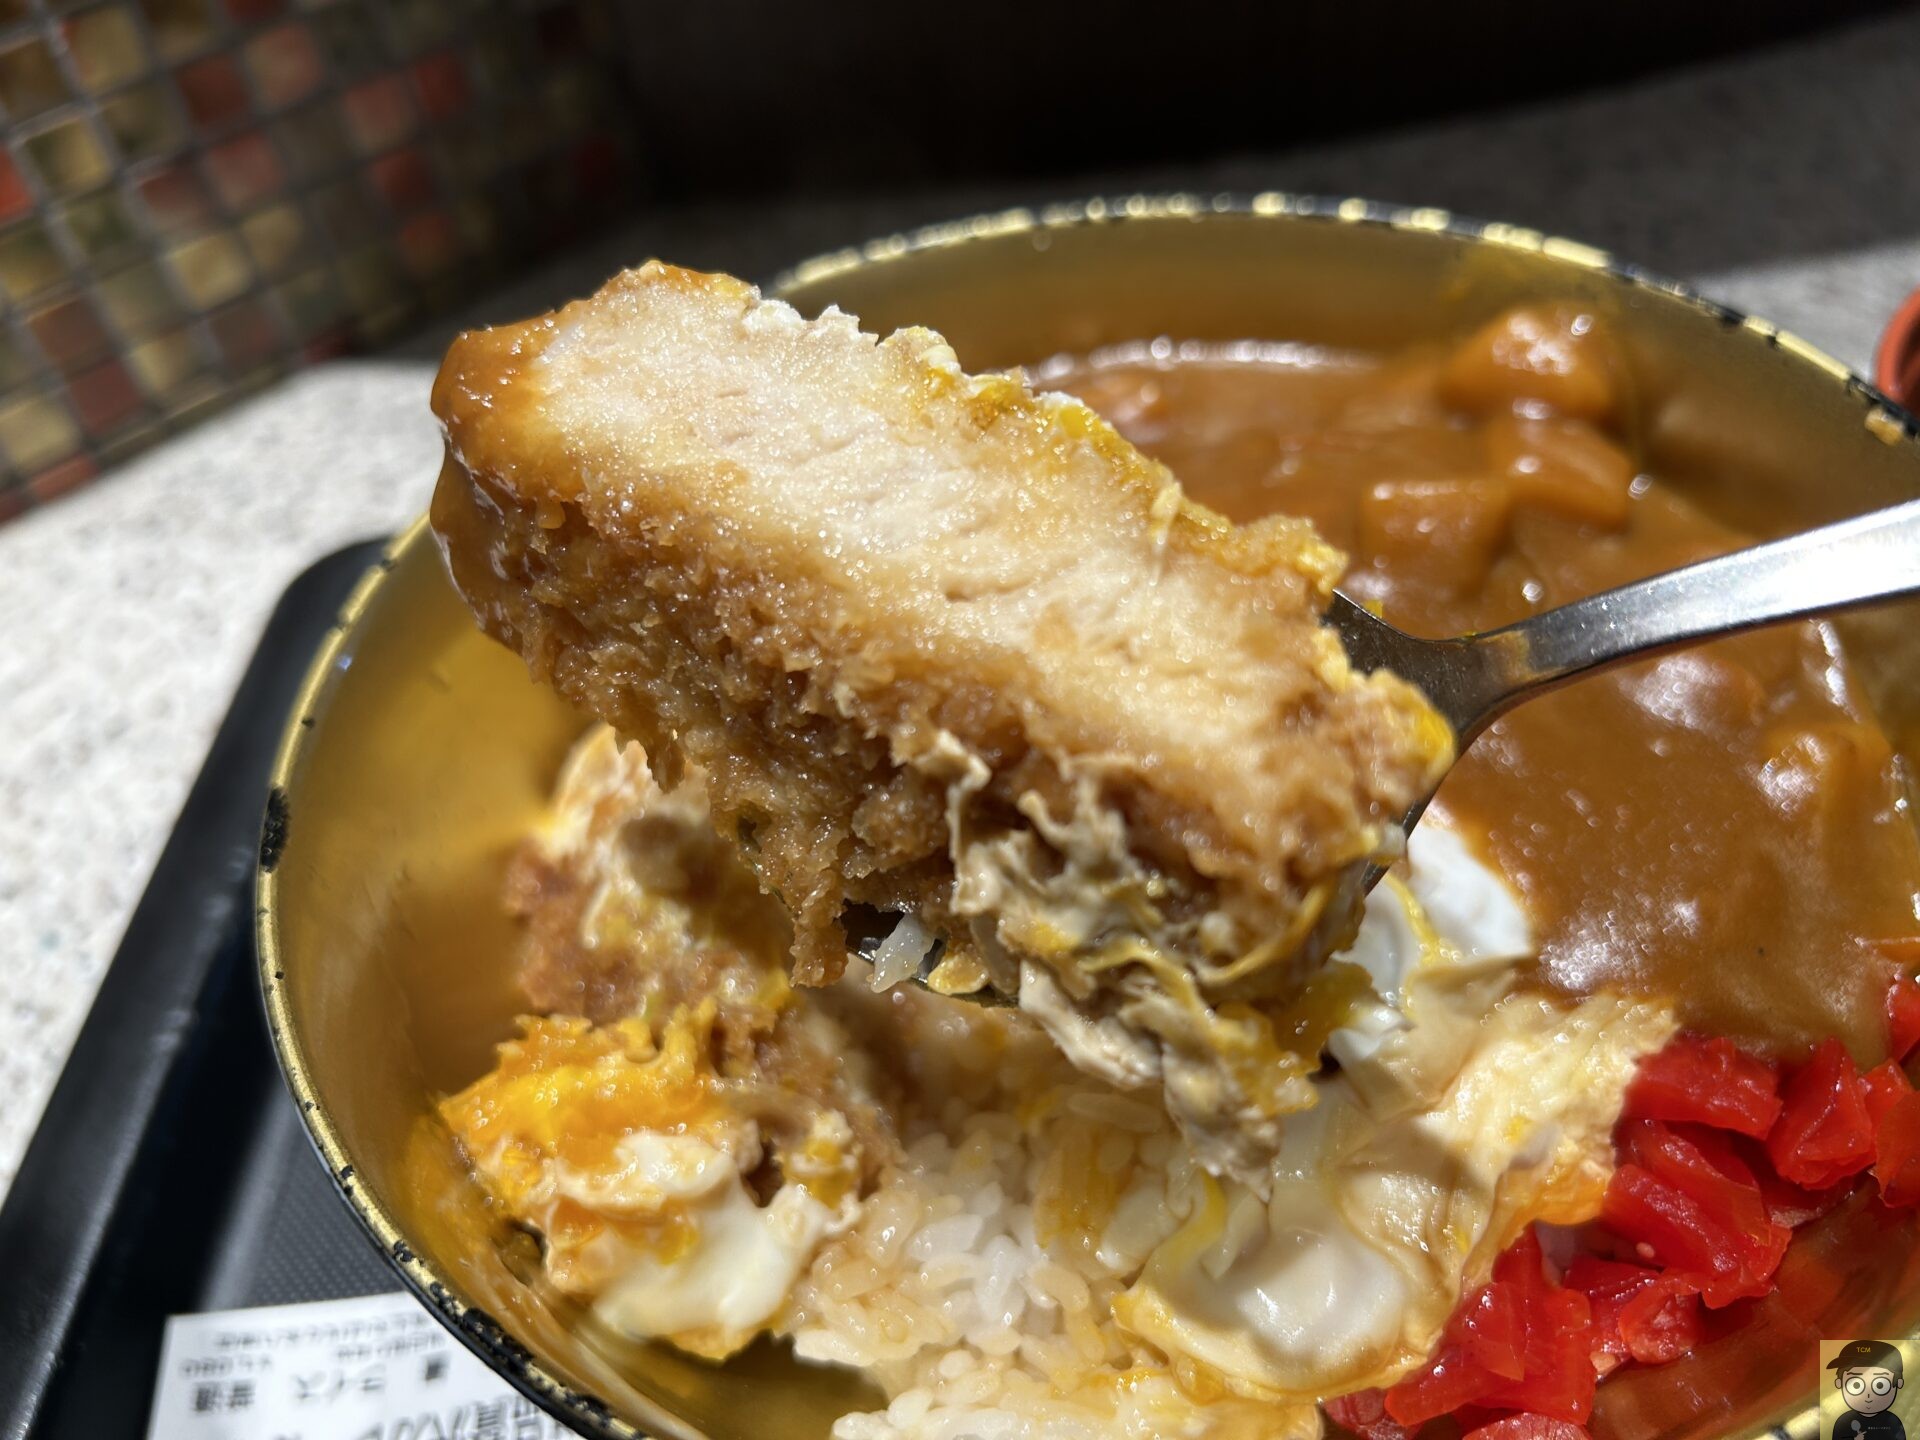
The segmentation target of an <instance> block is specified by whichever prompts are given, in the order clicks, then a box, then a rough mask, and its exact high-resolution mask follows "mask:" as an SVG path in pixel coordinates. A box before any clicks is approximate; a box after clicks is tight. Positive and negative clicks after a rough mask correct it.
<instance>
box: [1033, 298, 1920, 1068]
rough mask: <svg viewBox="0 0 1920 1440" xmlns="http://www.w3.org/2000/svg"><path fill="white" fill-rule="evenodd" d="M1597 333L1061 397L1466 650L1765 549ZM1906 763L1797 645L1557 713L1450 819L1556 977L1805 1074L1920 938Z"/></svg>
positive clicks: (1304, 361)
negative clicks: (1538, 618)
mask: <svg viewBox="0 0 1920 1440" xmlns="http://www.w3.org/2000/svg"><path fill="white" fill-rule="evenodd" d="M1502 326H1504V327H1505V330H1504V331H1503V330H1502V328H1501V327H1502ZM1590 326H1591V322H1590V321H1587V320H1586V319H1585V317H1579V316H1574V315H1569V314H1555V313H1546V314H1538V313H1536V314H1532V315H1526V314H1521V315H1519V316H1518V317H1515V316H1509V317H1506V318H1505V319H1504V320H1503V321H1501V322H1496V324H1495V325H1494V326H1491V327H1489V329H1488V331H1486V332H1482V333H1481V335H1479V336H1476V337H1474V338H1472V339H1470V340H1468V341H1467V342H1465V343H1464V344H1463V345H1462V346H1460V347H1458V348H1457V349H1455V350H1452V351H1448V350H1444V349H1442V348H1440V347H1433V348H1431V349H1427V350H1421V351H1416V352H1409V353H1406V354H1402V355H1396V356H1392V357H1388V358H1385V359H1376V358H1372V357H1355V356H1350V355H1328V354H1320V353H1315V352H1302V351H1296V350H1287V349H1276V348H1273V347H1264V348H1262V349H1260V350H1257V351H1256V350H1254V349H1252V347H1230V348H1226V349H1223V348H1220V347H1214V348H1210V349H1203V348H1200V347H1193V346H1180V347H1176V348H1173V349H1171V350H1170V351H1169V348H1168V347H1166V346H1164V345H1162V346H1159V347H1157V350H1158V352H1159V353H1154V352H1153V351H1123V352H1118V353H1116V354H1114V355H1111V356H1103V357H1095V359H1094V360H1092V361H1090V362H1077V363H1072V364H1055V365H1053V366H1049V367H1043V368H1042V369H1041V370H1040V371H1038V372H1036V374H1035V376H1034V378H1035V380H1036V382H1037V383H1040V384H1044V385H1045V386H1048V387H1050V388H1057V389H1062V390H1066V391H1069V392H1071V393H1074V394H1077V395H1079V396H1080V397H1081V398H1082V399H1084V400H1086V401H1087V402H1088V403H1090V404H1091V405H1093V406H1094V408H1095V409H1097V410H1099V411H1101V412H1102V413H1103V414H1104V415H1106V416H1107V417H1108V418H1109V419H1110V420H1112V421H1113V422H1114V423H1115V424H1116V425H1117V426H1118V428H1119V429H1120V430H1121V431H1122V432H1123V433H1125V434H1126V435H1127V437H1128V438H1129V439H1131V440H1132V441H1134V442H1135V443H1136V444H1137V445H1139V446H1141V447H1142V448H1143V449H1145V450H1146V451H1148V452H1149V453H1150V454H1152V455H1154V456H1155V457H1157V458H1159V459H1160V460H1163V461H1165V462H1166V463H1167V464H1168V465H1169V466H1170V467H1171V468H1172V470H1173V471H1174V473H1175V474H1176V475H1177V476H1178V477H1179V478H1180V480H1181V481H1182V482H1183V484H1184V485H1185V487H1186V489H1187V490H1188V492H1189V493H1190V494H1191V495H1193V496H1194V497H1195V498H1196V499H1198V500H1200V501H1201V502H1203V503H1204V504H1207V505H1210V506H1212V507H1214V508H1216V509H1218V510H1220V511H1222V512H1224V513H1225V514H1227V515H1229V516H1231V517H1233V518H1234V519H1236V520H1245V519H1250V518H1253V517H1256V516H1259V515H1263V514H1268V513H1271V512H1275V511H1279V512H1285V513H1290V514H1297V515H1304V516H1306V517H1308V518H1309V519H1311V520H1312V521H1313V522H1314V523H1315V525H1316V526H1318V527H1319V529H1320V531H1321V533H1322V534H1323V535H1324V536H1325V537H1326V538H1327V539H1329V540H1331V541H1332V542H1333V543H1334V544H1336V545H1339V546H1341V547H1343V548H1344V549H1346V550H1347V552H1348V553H1349V555H1350V556H1351V558H1352V568H1351V570H1350V571H1349V573H1348V576H1347V578H1346V580H1345V581H1344V582H1343V587H1342V588H1343V589H1344V590H1345V591H1346V592H1347V593H1348V594H1349V595H1352V596H1353V597H1354V598H1356V599H1359V600H1362V601H1369V602H1375V603H1377V604H1378V606H1379V607H1380V610H1381V613H1382V614H1384V616H1385V618H1387V619H1388V620H1390V621H1391V622H1393V623H1394V624H1396V625H1399V626H1400V627H1402V628H1403V629H1406V630H1409V631H1411V632H1413V633H1415V634H1420V635H1429V636H1440V635H1451V634H1460V633H1463V632H1466V631H1469V630H1475V629H1485V628H1488V627H1491V626H1495V625H1500V624H1504V623H1506V622H1509V621H1512V620H1516V619H1520V618H1522V617H1524V616H1526V615H1529V614H1531V613H1534V612H1536V611H1539V610H1543V609H1547V608H1550V607H1552V606H1554V605H1558V604H1562V603H1565V602H1566V601H1569V600H1572V599H1575V598H1577V597H1579V596H1581V595H1585V594H1589V593H1592V592H1594V591H1598V590H1604V589H1607V588H1610V587H1612V586H1615V585H1619V584H1622V583H1625V582H1627V581H1630V580H1635V579H1638V578H1640V577H1643V576H1646V575H1651V574H1655V573H1657V572H1660V571H1663V570H1669V569H1672V568H1674V567H1676V566H1680V565H1684V564H1687V563H1689V562H1691V561H1694V560H1697V559H1701V558H1704V557H1706V556H1708V555H1711V554H1715V553H1718V552H1721V551H1725V550H1729V549H1734V548H1737V547H1739V546H1741V545H1743V544H1745V543H1748V539H1749V537H1747V536H1745V535H1742V534H1740V533H1738V532H1735V531H1733V530H1730V529H1728V528H1726V527H1725V526H1722V525H1720V524H1718V523H1716V522H1715V521H1713V520H1712V519H1710V518H1709V517H1708V516H1706V515H1705V514H1703V513H1702V512H1700V511H1699V510H1698V509H1696V508H1695V507H1694V506H1693V505H1692V504H1690V503H1689V502H1688V501H1687V500H1686V499H1685V498H1684V497H1683V496H1682V495H1680V494H1679V493H1677V492H1676V491H1674V490H1673V489H1670V488H1668V487H1667V486H1665V485H1663V484H1661V483H1660V482H1659V481H1658V480H1657V479H1649V478H1648V477H1646V476H1644V475H1640V474H1638V473H1637V467H1636V466H1635V464H1634V462H1633V460H1632V458H1631V451H1630V446H1629V444H1628V442H1627V441H1626V440H1625V439H1624V438H1623V436H1624V434H1625V433H1626V432H1629V431H1630V429H1631V413H1632V394H1631V388H1630V385H1629V384H1628V383H1627V382H1626V381H1625V380H1624V379H1622V378H1620V375H1619V367H1618V366H1617V364H1615V363H1614V362H1612V361H1611V359H1610V357H1609V355H1608V354H1607V353H1606V351H1605V350H1604V348H1603V347H1604V337H1600V336H1597V335H1593V334H1590V333H1589V327H1590ZM1555 327H1559V328H1560V331H1561V335H1560V339H1561V340H1562V341H1565V340H1566V339H1567V338H1568V336H1569V335H1580V336H1585V337H1586V340H1590V341H1592V342H1593V343H1591V344H1587V346H1586V348H1587V351H1588V352H1589V353H1586V354H1584V355H1582V354H1576V355H1575V356H1574V361H1575V362H1577V363H1571V364H1560V365H1558V366H1557V368H1556V366H1555V365H1554V364H1548V365H1546V366H1544V367H1539V368H1541V369H1542V370H1543V371H1544V372H1545V373H1544V375H1543V376H1535V377H1533V378H1532V380H1529V378H1528V377H1527V376H1526V375H1525V374H1522V375H1521V376H1520V378H1519V380H1518V381H1517V382H1516V381H1515V376H1514V373H1513V372H1512V370H1511V369H1509V370H1508V371H1506V372H1504V373H1503V372H1502V363H1503V361H1504V362H1508V363H1509V364H1510V363H1511V362H1512V360H1513V358H1514V351H1515V332H1516V331H1517V332H1518V335H1519V341H1520V342H1521V348H1522V349H1523V350H1524V349H1525V345H1526V344H1527V343H1531V342H1532V341H1535V340H1537V341H1539V342H1540V343H1541V344H1544V345H1547V346H1548V347H1549V349H1550V348H1551V346H1552V344H1553V343H1554V336H1553V331H1554V329H1555ZM1536 331H1538V332H1541V333H1540V334H1535V333H1534V332H1536ZM1542 335H1544V338H1542ZM1583 343H1586V342H1585V341H1581V342H1576V343H1575V344H1574V346H1573V349H1574V350H1575V351H1578V350H1579V349H1580V347H1581V344H1583ZM1503 345H1504V346H1505V347H1506V348H1505V350H1504V351H1503V349H1502V346H1503ZM1551 359H1552V357H1551V356H1549V360H1551ZM1518 368H1519V370H1520V371H1522V372H1524V371H1526V370H1527V369H1528V363H1526V362H1525V361H1524V359H1523V363H1521V364H1520V366H1519V367H1518ZM1535 381H1538V382H1540V383H1534V382H1535ZM1896 763H1897V761H1896V758H1895V756H1894V755H1893V753H1892V751H1891V749H1890V747H1889V745H1888V743H1887V741H1886V739H1885V738H1884V736H1883V735H1882V733H1881V731H1880V729H1879V727H1878V726H1877V725H1876V724H1875V723H1874V722H1873V720H1872V719H1871V717H1870V716H1869V715H1868V713H1867V711H1866V708H1865V703H1864V701H1863V699H1862V698H1861V695H1860V692H1859V690H1858V687H1857V686H1856V685H1855V684H1854V682H1853V680H1852V679H1851V677H1850V675H1849V672H1848V668H1847V664H1846V661H1845V659H1844V657H1843V656H1842V655H1841V654H1840V652H1839V648H1838V645H1837V643H1836V642H1835V639H1834V637H1833V634H1832V632H1831V631H1830V630H1829V629H1827V628H1826V627H1824V626H1816V625H1796V626H1788V627H1776V628H1774V629H1772V630H1768V631H1764V632H1760V633H1757V634H1752V635H1748V636H1743V637H1739V638H1736V639H1732V640H1727V641H1721V642H1718V643H1716V644H1714V645H1711V646H1708V647H1703V648H1699V649H1695V650H1692V651H1687V652H1681V653H1678V654H1675V655H1671V656H1669V657H1666V658H1663V659H1660V660H1656V661H1652V662H1647V663H1643V664H1639V665H1635V666H1632V667H1628V668H1626V669H1623V670H1618V671H1614V672H1612V673H1610V674H1606V675H1602V676H1599V677H1595V678H1593V679H1590V680H1587V681H1584V682H1581V683H1580V684H1578V685H1575V686H1573V687H1571V688H1569V689H1567V690H1563V691H1560V692H1558V693H1556V694H1552V695H1549V696H1546V697H1544V698H1542V699H1539V700H1536V701H1533V702H1531V703H1529V704H1527V705H1526V706H1524V707H1522V708H1521V709H1520V710H1518V711H1515V712H1514V713H1512V714H1511V715H1509V716H1508V717H1506V718H1505V719H1503V720H1501V721H1500V722H1498V723H1497V724H1496V725H1494V726H1493V727H1492V728H1491V729H1490V730H1489V731H1488V732H1487V733H1485V734H1483V735H1482V736H1481V737H1480V738H1479V739H1478V740H1477V741H1476V742H1475V743H1474V744H1473V746H1472V747H1471V748H1470V749H1469V751H1468V752H1467V753H1466V755H1465V756H1464V757H1463V758H1462V759H1461V761H1460V763H1459V764H1458V766H1457V767H1456V769H1455V770H1454V771H1453V773H1452V774H1451V775H1450V776H1449V777H1448V779H1447V781H1446V783H1445V785H1444V787H1443V788H1442V789H1441V791H1440V795H1439V799H1438V800H1437V801H1436V804H1437V805H1438V806H1439V807H1441V808H1443V809H1445V810H1447V811H1449V812H1451V813H1452V814H1453V815H1454V816H1455V817H1457V818H1459V819H1461V820H1463V821H1465V822H1466V825H1467V828H1468V829H1469V831H1475V832H1480V833H1483V834H1484V835H1485V837H1486V844H1487V847H1488V851H1489V854H1488V858H1489V859H1491V860H1492V861H1493V862H1494V863H1495V864H1496V865H1497V866H1499V867H1500V868H1501V869H1502V870H1503V871H1504V872H1505V873H1506V874H1507V875H1508V876H1510V877H1511V878H1512V879H1513V881H1514V882H1515V884H1516V885H1517V886H1518V887H1519V889H1520V890H1521V892H1522V894H1523V896H1524V898H1525V900H1526V902H1527V905H1528V908H1529V909H1530V911H1531V912H1532V914H1533V916H1534V920H1535V923H1536V925H1537V927H1538V929H1539V932H1540V937H1541V943H1542V952H1541V971H1542V975H1543V978H1544V979H1545V980H1546V981H1547V982H1548V983H1550V984H1552V985H1554V986H1557V987H1561V988H1564V989H1566V990H1570V991H1575V992H1583V993H1584V992H1587V991H1591V990H1594V989H1596V988H1599V987H1603V986H1607V985H1614V986H1618V987H1622V988H1625V989H1628V990H1631V991H1633V992H1635V993H1640V994H1650V995H1656V996H1663V997H1667V998H1670V999H1671V1000H1673V1002H1674V1003H1675V1004H1676V1005H1677V1007H1678V1009H1679V1012H1680V1016H1681V1020H1682V1023H1683V1024H1685V1025H1687V1026H1689V1027H1691V1028H1694V1029H1697V1030H1701V1031H1705V1032H1709V1033H1714V1034H1723V1035H1728V1036H1731V1037H1733V1038H1735V1039H1736V1040H1739V1041H1742V1042H1745V1043H1747V1044H1750V1045H1755V1046H1758V1047H1760V1048H1763V1049H1766V1050H1770V1051H1772V1052H1774V1053H1779V1054H1792V1053H1793V1052H1795V1051H1797V1050H1798V1049H1800V1048H1801V1047H1803V1046H1805V1045H1806V1044H1808V1043H1809V1042H1811V1041H1812V1040H1814V1039H1815V1038H1817V1037H1819V1036H1821V1035H1824V1034H1829V1033H1835V1034H1839V1035H1841V1036H1843V1037H1844V1038H1845V1039H1846V1040H1847V1041H1848V1043H1849V1045H1850V1046H1851V1047H1852V1049H1853V1050H1854V1052H1855V1054H1856V1056H1857V1057H1858V1058H1859V1059H1860V1060H1861V1061H1862V1062H1863V1063H1864V1062H1872V1061H1876V1060H1878V1059H1879V1058H1880V1056H1881V1054H1882V1051H1883V1047H1884V1030H1885V1021H1884V1018H1883V1017H1884V1011H1883V1005H1884V997H1885V994H1886V989H1887V986H1888V984H1889V982H1890V979H1891V977H1892V975H1893V974H1894V971H1895V968H1896V966H1897V965H1899V964H1901V963H1902V961H1903V959H1904V960H1906V961H1907V962H1908V963H1910V961H1911V959H1912V957H1913V955H1914V953H1915V952H1914V951H1913V949H1912V948H1911V945H1912V940H1911V937H1913V936H1914V935H1915V934H1916V931H1920V925H1916V899H1917V897H1920V847H1916V843H1915V836H1914V831H1913V827H1912V823H1911V820H1910V817H1909V816H1908V815H1907V814H1906V813H1905V810H1904V808H1903V806H1902V804H1901V803H1900V802H1899V801H1898V799H1897V796H1898V795H1899V793H1900V792H1899V787H1898V784H1897V778H1898V777H1897V775H1896V770H1895V766H1896ZM1889 942H1892V943H1889Z"/></svg>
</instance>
